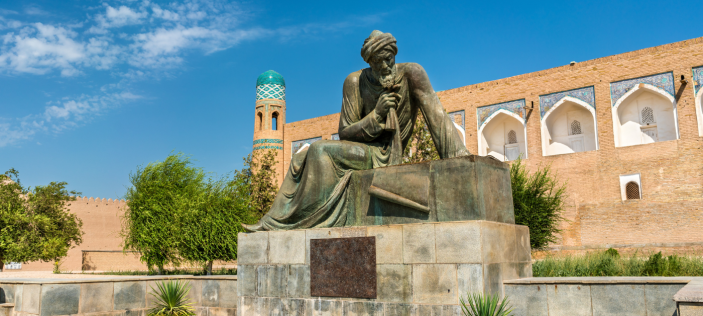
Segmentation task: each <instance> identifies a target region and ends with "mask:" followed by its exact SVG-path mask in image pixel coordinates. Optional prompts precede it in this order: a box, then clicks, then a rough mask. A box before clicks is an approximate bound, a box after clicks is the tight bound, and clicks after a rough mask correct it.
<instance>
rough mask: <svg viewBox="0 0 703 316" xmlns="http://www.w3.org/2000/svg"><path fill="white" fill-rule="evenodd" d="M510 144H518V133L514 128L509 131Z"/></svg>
mask: <svg viewBox="0 0 703 316" xmlns="http://www.w3.org/2000/svg"><path fill="white" fill-rule="evenodd" d="M508 144H517V134H516V133H515V131H514V130H510V132H508Z"/></svg>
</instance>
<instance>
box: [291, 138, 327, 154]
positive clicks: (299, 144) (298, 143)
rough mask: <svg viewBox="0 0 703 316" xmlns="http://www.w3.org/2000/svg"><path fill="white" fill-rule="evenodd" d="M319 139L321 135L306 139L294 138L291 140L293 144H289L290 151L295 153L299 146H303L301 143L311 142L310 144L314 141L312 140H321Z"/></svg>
mask: <svg viewBox="0 0 703 316" xmlns="http://www.w3.org/2000/svg"><path fill="white" fill-rule="evenodd" d="M321 139H322V137H313V138H308V139H301V140H296V141H294V142H293V144H292V146H291V148H292V153H293V154H294V155H295V153H297V152H298V150H299V149H300V147H303V145H305V144H311V145H312V143H314V142H316V141H318V140H321Z"/></svg>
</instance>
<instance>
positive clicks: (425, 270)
mask: <svg viewBox="0 0 703 316" xmlns="http://www.w3.org/2000/svg"><path fill="white" fill-rule="evenodd" d="M456 276H457V267H456V265H453V264H417V265H413V276H412V278H413V302H415V303H420V304H442V305H451V304H459V296H458V285H457V278H456Z"/></svg>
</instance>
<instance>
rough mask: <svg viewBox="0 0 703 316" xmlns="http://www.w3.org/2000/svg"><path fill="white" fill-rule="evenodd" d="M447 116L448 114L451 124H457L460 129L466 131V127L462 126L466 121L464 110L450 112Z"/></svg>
mask: <svg viewBox="0 0 703 316" xmlns="http://www.w3.org/2000/svg"><path fill="white" fill-rule="evenodd" d="M447 114H449V118H450V119H452V122H454V123H457V124H459V126H461V128H463V129H464V130H466V126H464V125H465V124H464V122H465V121H466V116H464V110H461V111H456V112H451V113H447Z"/></svg>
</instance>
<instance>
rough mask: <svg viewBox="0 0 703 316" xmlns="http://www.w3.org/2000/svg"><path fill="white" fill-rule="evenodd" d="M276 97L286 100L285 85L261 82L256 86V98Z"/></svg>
mask: <svg viewBox="0 0 703 316" xmlns="http://www.w3.org/2000/svg"><path fill="white" fill-rule="evenodd" d="M263 99H276V100H283V101H285V100H286V86H282V85H280V84H272V83H267V84H262V85H258V86H256V100H257V101H258V100H263Z"/></svg>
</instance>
